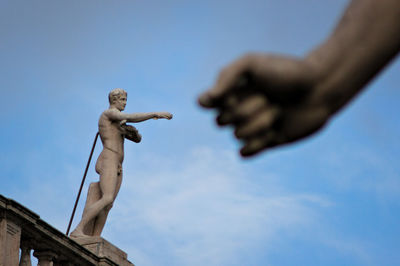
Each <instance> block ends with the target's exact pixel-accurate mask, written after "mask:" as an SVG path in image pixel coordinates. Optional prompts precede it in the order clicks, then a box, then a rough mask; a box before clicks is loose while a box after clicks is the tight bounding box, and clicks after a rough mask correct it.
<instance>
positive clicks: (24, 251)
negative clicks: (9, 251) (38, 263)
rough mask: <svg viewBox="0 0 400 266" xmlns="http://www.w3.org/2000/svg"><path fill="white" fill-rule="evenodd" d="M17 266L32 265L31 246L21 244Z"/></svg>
mask: <svg viewBox="0 0 400 266" xmlns="http://www.w3.org/2000/svg"><path fill="white" fill-rule="evenodd" d="M19 266H32V262H31V248H30V247H28V246H26V245H24V244H23V243H22V244H21V258H20V260H19Z"/></svg>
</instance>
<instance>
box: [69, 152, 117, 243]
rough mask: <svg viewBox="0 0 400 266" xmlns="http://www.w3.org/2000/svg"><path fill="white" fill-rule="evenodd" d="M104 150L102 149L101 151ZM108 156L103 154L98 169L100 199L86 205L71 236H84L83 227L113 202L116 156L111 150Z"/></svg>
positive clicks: (115, 184)
mask: <svg viewBox="0 0 400 266" xmlns="http://www.w3.org/2000/svg"><path fill="white" fill-rule="evenodd" d="M103 152H104V151H103ZM110 153H111V154H108V156H104V157H105V158H102V162H101V165H102V166H101V169H99V171H98V172H99V174H100V190H101V192H102V196H101V198H100V200H98V201H96V202H95V203H93V204H91V205H88V206H87V208H86V210H85V212H83V215H82V220H81V221H80V223H79V224H78V226H77V227H76V228H75V230H74V231H73V232H72V233H71V236H72V237H79V236H84V235H85V234H84V233H83V229H84V228H85V226H86V225H87V224H88V223H89V222H90V221H91V220H92V219H95V218H96V216H98V215H99V214H100V212H102V211H103V210H104V209H105V208H107V207H109V206H112V203H113V202H114V198H115V197H114V195H115V190H116V187H117V182H118V178H117V177H118V165H119V161H118V156H116V155H115V154H114V153H113V152H112V151H110Z"/></svg>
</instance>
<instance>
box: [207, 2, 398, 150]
mask: <svg viewBox="0 0 400 266" xmlns="http://www.w3.org/2000/svg"><path fill="white" fill-rule="evenodd" d="M399 36H400V1H399V0H382V1H381V0H379V1H377V0H353V1H351V2H350V4H349V6H348V7H347V9H346V11H345V12H344V14H343V16H342V18H341V20H340V21H339V23H338V25H337V26H336V28H335V30H334V31H333V33H332V34H331V35H330V36H329V37H328V38H327V39H326V40H325V41H324V42H323V43H322V44H321V45H319V46H318V47H316V48H315V49H314V50H312V51H311V52H310V53H309V54H308V55H306V56H305V57H304V58H295V57H289V56H281V55H274V54H249V55H246V56H244V57H242V58H240V59H238V60H237V61H235V62H233V63H232V64H230V65H228V66H227V67H225V68H224V69H223V70H222V71H221V73H220V75H219V77H218V80H217V82H216V84H215V85H214V87H213V88H211V89H210V90H209V91H207V92H205V93H204V94H202V95H201V96H200V98H199V103H200V105H202V106H203V107H207V108H215V109H217V110H218V112H219V114H218V116H217V123H218V124H219V125H222V126H223V125H233V127H234V128H235V132H234V133H235V135H236V137H237V138H238V139H240V140H242V141H243V143H244V144H243V147H242V148H241V151H240V152H241V154H242V156H252V155H254V154H257V153H259V152H261V151H263V150H265V149H270V148H273V147H276V146H280V145H284V144H288V143H292V142H295V141H298V140H301V139H303V138H305V137H308V136H311V135H312V134H314V133H315V132H318V131H319V130H320V129H321V128H323V127H324V125H326V124H327V122H328V121H329V120H330V118H332V117H333V115H334V114H335V113H337V112H338V111H339V110H340V109H341V108H342V107H343V106H345V105H346V104H347V103H349V102H350V101H351V99H353V98H354V96H356V95H357V94H358V93H359V92H360V91H362V90H363V88H365V86H366V85H367V83H368V82H370V81H371V80H372V79H373V78H374V77H375V76H376V75H377V74H378V73H379V72H380V70H382V69H383V68H384V67H385V66H386V65H387V64H388V63H389V62H390V61H391V60H392V59H393V58H394V57H395V56H396V55H397V54H398V53H399V51H400V37H399Z"/></svg>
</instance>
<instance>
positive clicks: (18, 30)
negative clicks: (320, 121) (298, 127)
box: [0, 0, 400, 266]
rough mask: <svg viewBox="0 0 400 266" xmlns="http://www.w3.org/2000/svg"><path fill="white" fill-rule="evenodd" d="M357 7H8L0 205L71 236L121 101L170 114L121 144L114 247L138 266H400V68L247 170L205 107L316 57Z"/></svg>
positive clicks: (253, 0) (4, 1)
mask: <svg viewBox="0 0 400 266" xmlns="http://www.w3.org/2000/svg"><path fill="white" fill-rule="evenodd" d="M346 4H347V1H344V0H335V1H333V0H325V1H319V0H307V1H294V0H292V1H289V0H279V1H278V0H264V1H257V0H247V1H244V0H243V1H241V0H240V1H239V0H231V1H208V0H204V1H134V0H118V1H104V0H96V1H74V0H71V1H50V0H49V1H44V0H39V1H19V0H0V88H1V95H2V96H1V98H2V104H1V105H0V108H1V110H0V111H1V112H0V121H1V124H0V127H1V134H2V137H1V139H0V146H1V149H2V152H1V153H0V174H1V178H2V182H1V185H0V193H1V194H2V195H4V196H6V197H9V198H13V199H14V200H17V201H18V202H20V203H22V204H23V205H25V206H27V207H28V208H30V209H32V210H33V211H34V212H36V213H38V214H39V215H40V216H41V217H42V218H43V219H44V220H46V221H47V222H49V223H50V224H51V225H53V226H55V227H56V228H58V229H59V230H61V231H63V232H64V231H65V230H66V227H67V223H68V220H69V216H70V214H71V211H72V207H73V204H74V200H75V196H76V194H77V190H78V187H79V184H80V181H81V178H82V174H83V171H84V167H85V164H86V161H87V157H88V155H89V151H90V147H91V144H92V141H93V138H94V135H95V133H96V131H97V120H98V117H99V115H100V114H101V112H102V111H103V110H104V109H106V108H107V107H108V102H107V94H108V92H109V91H110V90H111V89H112V88H115V87H121V88H124V89H125V90H127V91H128V104H127V107H126V112H149V111H164V110H165V111H170V112H171V113H173V114H174V119H173V120H171V121H166V120H157V121H154V120H151V121H146V122H143V123H140V124H136V125H135V126H136V127H137V128H138V129H139V131H140V132H141V133H142V135H143V140H142V143H140V144H135V143H132V142H127V143H126V144H125V147H126V156H125V161H124V180H123V183H122V188H121V191H120V194H119V195H118V198H117V200H116V202H115V204H114V208H113V209H112V211H111V212H110V216H109V220H108V223H107V225H106V227H105V230H104V233H103V236H104V238H106V239H107V240H109V241H110V242H112V243H114V244H115V245H117V246H119V247H120V248H121V249H123V250H125V251H126V252H127V253H128V256H129V259H130V260H131V261H132V262H134V263H135V264H136V265H149V266H153V265H154V266H155V265H177V266H179V265H194V266H196V265H215V266H219V265H249V266H251V265H254V266H258V265H396V264H398V263H399V261H400V252H399V247H400V240H399V239H400V238H399V235H400V229H399V226H398V224H399V222H400V215H399V213H400V203H399V202H400V164H399V159H398V158H400V156H399V155H400V142H399V138H398V136H399V135H400V123H399V119H398V117H397V115H398V114H399V113H400V107H399V105H398V102H399V99H400V91H399V89H398V86H399V84H400V77H399V69H400V61H399V59H397V60H394V61H393V63H392V64H391V65H390V66H388V67H387V69H386V70H385V72H384V73H382V74H381V75H380V76H379V77H378V78H377V79H376V80H374V82H373V83H371V84H370V85H369V86H368V88H367V90H366V91H364V92H363V93H362V94H361V96H360V97H359V98H357V99H356V100H354V101H353V103H352V104H351V105H350V106H348V108H346V109H345V110H343V111H342V112H340V113H339V114H338V115H337V116H336V117H335V118H334V119H333V120H332V122H331V124H329V125H328V126H327V127H326V129H325V130H323V131H322V132H321V133H320V134H318V135H316V136H315V137H314V138H311V139H308V140H305V141H303V142H300V143H298V144H295V145H292V146H287V147H284V148H282V149H278V150H273V151H269V152H266V153H263V154H262V155H260V156H258V157H257V158H253V159H250V160H243V159H241V158H240V157H239V156H238V151H237V150H238V147H239V143H237V141H236V140H235V139H234V138H233V136H232V133H231V130H229V129H223V130H221V129H219V128H218V127H217V126H216V125H215V123H214V121H213V120H214V117H213V113H212V112H210V111H206V110H202V109H200V108H199V107H198V106H197V104H196V97H197V96H198V95H199V94H200V93H201V92H202V91H204V90H205V89H207V88H208V87H210V86H212V85H213V83H214V81H215V78H216V76H217V74H218V72H219V70H220V69H221V68H222V67H223V66H224V65H226V64H228V63H229V62H231V61H232V60H234V59H236V58H237V57H238V56H240V55H242V54H243V53H245V52H250V51H251V52H255V51H257V52H276V53H283V54H291V55H297V56H302V55H304V54H306V53H307V52H308V51H309V50H310V49H312V48H313V47H314V46H315V45H317V44H318V43H319V42H321V41H322V40H323V39H324V38H325V37H326V36H327V35H328V34H329V32H330V31H331V30H332V28H333V27H334V25H335V23H336V22H337V20H338V18H339V16H340V14H341V12H342V11H343V9H344V8H345V6H346ZM100 150H101V145H98V146H97V147H96V151H95V157H94V159H96V157H97V155H98V154H99V152H100ZM93 165H94V162H92V165H91V168H90V169H89V174H88V180H87V183H86V186H85V188H84V192H83V195H84V197H83V199H82V200H81V202H80V205H79V209H78V212H77V216H76V218H75V223H74V225H75V224H76V222H77V221H78V220H79V218H80V215H81V212H82V206H83V204H84V199H85V196H86V191H87V185H88V184H89V183H90V182H93V181H96V180H97V174H96V173H95V171H94V167H93Z"/></svg>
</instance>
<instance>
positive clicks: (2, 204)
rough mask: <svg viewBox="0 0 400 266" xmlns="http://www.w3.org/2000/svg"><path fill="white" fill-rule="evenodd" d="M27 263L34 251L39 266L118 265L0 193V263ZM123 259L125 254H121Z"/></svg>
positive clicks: (24, 265) (9, 265)
mask: <svg viewBox="0 0 400 266" xmlns="http://www.w3.org/2000/svg"><path fill="white" fill-rule="evenodd" d="M20 248H21V261H20V263H21V264H20V265H21V266H29V265H30V264H31V263H30V260H29V259H28V257H29V254H30V251H29V250H34V253H33V254H34V256H36V257H37V258H38V259H39V260H40V261H41V262H40V266H43V265H53V266H72V265H74V266H77V265H79V266H118V265H132V264H120V263H118V262H115V261H112V260H110V259H109V257H99V256H96V255H95V254H94V253H93V252H91V251H89V250H88V249H86V248H84V247H83V246H81V245H80V244H78V243H77V242H75V241H74V240H72V239H71V238H69V237H68V236H66V235H65V234H63V233H61V232H60V231H58V230H57V229H55V228H54V227H52V226H51V225H49V224H47V223H46V222H45V221H43V220H42V219H40V217H39V215H37V214H35V213H33V212H32V211H30V210H29V209H27V208H25V207H24V206H22V205H21V204H19V203H18V202H15V201H14V200H11V199H8V198H5V197H3V196H2V195H0V266H18V263H19V251H20ZM125 258H126V254H125Z"/></svg>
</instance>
